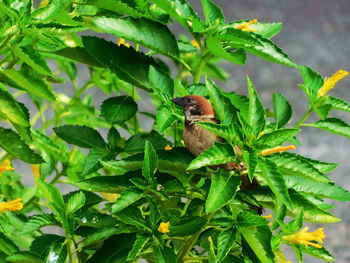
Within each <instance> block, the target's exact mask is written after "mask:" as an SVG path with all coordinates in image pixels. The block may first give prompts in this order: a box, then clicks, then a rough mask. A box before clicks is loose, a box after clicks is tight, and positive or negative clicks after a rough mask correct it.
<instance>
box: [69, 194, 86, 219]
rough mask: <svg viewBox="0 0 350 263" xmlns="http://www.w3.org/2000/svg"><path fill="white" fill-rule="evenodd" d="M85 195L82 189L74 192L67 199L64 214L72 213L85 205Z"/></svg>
mask: <svg viewBox="0 0 350 263" xmlns="http://www.w3.org/2000/svg"><path fill="white" fill-rule="evenodd" d="M85 200H86V199H85V195H84V193H83V192H82V191H80V192H78V193H76V194H75V195H73V196H71V197H70V198H69V199H68V202H67V206H66V214H73V213H75V212H76V211H78V210H79V209H80V208H82V207H83V206H84V205H85Z"/></svg>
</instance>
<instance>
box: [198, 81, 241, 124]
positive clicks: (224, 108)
mask: <svg viewBox="0 0 350 263" xmlns="http://www.w3.org/2000/svg"><path fill="white" fill-rule="evenodd" d="M205 85H206V87H207V90H208V92H209V96H210V102H211V104H212V105H213V107H214V110H215V113H216V117H217V118H218V119H219V120H220V121H221V123H222V124H223V125H229V124H231V123H233V122H234V121H235V120H236V119H237V109H236V108H235V107H234V106H233V105H232V104H231V102H230V99H229V98H227V97H225V95H224V94H223V92H222V91H221V89H220V88H219V87H217V86H216V85H215V84H214V82H213V81H211V80H210V79H208V78H207V79H206V82H205Z"/></svg>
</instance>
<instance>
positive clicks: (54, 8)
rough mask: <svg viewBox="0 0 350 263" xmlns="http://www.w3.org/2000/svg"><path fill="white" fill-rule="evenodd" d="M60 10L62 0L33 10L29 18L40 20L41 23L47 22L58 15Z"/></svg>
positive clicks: (54, 0) (53, 0) (55, 0)
mask: <svg viewBox="0 0 350 263" xmlns="http://www.w3.org/2000/svg"><path fill="white" fill-rule="evenodd" d="M62 8H63V1H62V0H52V1H51V2H50V3H49V4H48V5H46V6H44V7H41V8H38V9H35V10H34V11H33V12H32V15H31V16H32V18H34V19H38V20H41V22H43V21H48V20H51V19H53V18H54V17H55V16H56V15H58V14H59V12H60V11H61V9H62Z"/></svg>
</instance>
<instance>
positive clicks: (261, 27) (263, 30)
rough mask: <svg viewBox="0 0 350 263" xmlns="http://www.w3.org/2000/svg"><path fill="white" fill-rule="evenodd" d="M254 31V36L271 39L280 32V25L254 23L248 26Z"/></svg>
mask: <svg viewBox="0 0 350 263" xmlns="http://www.w3.org/2000/svg"><path fill="white" fill-rule="evenodd" d="M249 28H251V29H255V30H256V32H255V33H256V34H259V35H261V36H262V37H264V38H272V37H273V36H275V35H277V34H278V33H279V32H280V31H281V30H282V23H256V24H251V25H250V26H249Z"/></svg>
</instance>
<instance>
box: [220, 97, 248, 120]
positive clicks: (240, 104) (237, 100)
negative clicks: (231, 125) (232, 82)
mask: <svg viewBox="0 0 350 263" xmlns="http://www.w3.org/2000/svg"><path fill="white" fill-rule="evenodd" d="M224 95H225V96H226V97H228V98H229V99H230V101H231V103H232V105H233V106H235V107H236V108H237V109H239V111H240V112H239V113H240V114H241V115H242V116H243V118H244V119H246V120H248V115H249V98H248V97H247V96H244V95H238V94H236V93H234V92H231V93H228V92H225V93H224Z"/></svg>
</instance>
